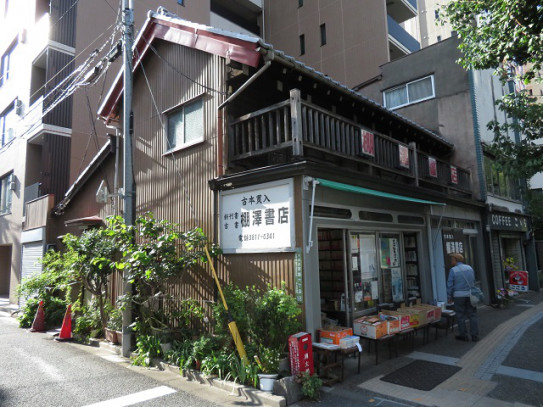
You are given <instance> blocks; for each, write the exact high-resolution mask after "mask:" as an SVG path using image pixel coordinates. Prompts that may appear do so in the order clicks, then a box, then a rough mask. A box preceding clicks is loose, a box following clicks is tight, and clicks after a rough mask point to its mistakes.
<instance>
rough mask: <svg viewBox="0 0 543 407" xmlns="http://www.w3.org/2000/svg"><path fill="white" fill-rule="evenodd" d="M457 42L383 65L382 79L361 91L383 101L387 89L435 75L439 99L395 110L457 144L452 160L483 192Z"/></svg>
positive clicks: (429, 48) (469, 106) (477, 190)
mask: <svg viewBox="0 0 543 407" xmlns="http://www.w3.org/2000/svg"><path fill="white" fill-rule="evenodd" d="M457 44H458V43H457V41H456V40H455V39H450V40H447V41H442V42H441V43H439V44H434V45H432V46H430V47H427V48H424V49H422V50H420V51H418V52H415V53H413V54H411V55H409V56H407V57H404V58H401V59H399V60H396V61H392V62H389V63H387V64H384V65H383V66H381V72H382V78H381V80H379V81H377V82H374V83H372V84H370V85H368V86H367V87H365V88H363V89H360V93H362V94H364V95H367V96H368V97H370V98H372V99H374V100H376V101H377V102H379V103H383V91H385V90H387V89H391V88H394V87H396V86H398V85H401V84H405V83H407V82H411V81H413V80H415V79H419V78H423V77H426V76H429V75H433V76H434V89H435V95H436V96H435V98H433V99H429V100H426V101H422V102H419V103H415V104H412V105H408V106H405V107H401V108H398V109H395V112H397V113H399V114H400V115H402V116H405V117H407V118H409V119H411V120H413V121H414V122H416V123H418V124H420V125H422V126H423V127H426V128H428V129H429V130H431V131H433V132H435V133H437V134H439V135H441V136H443V137H444V138H446V139H447V140H448V141H450V142H452V143H454V147H455V150H454V152H453V159H452V162H453V163H455V164H456V165H458V166H460V167H463V168H466V169H469V170H471V172H472V185H473V191H474V193H475V196H476V197H477V198H479V197H480V194H479V177H478V175H477V174H478V172H477V165H476V162H477V160H476V155H475V152H476V145H475V139H474V128H473V112H472V108H471V107H472V104H471V96H470V84H469V78H468V72H467V71H465V70H464V69H463V68H462V67H461V66H460V65H458V64H456V63H455V60H456V59H458V57H459V56H460V54H459V51H458V49H457Z"/></svg>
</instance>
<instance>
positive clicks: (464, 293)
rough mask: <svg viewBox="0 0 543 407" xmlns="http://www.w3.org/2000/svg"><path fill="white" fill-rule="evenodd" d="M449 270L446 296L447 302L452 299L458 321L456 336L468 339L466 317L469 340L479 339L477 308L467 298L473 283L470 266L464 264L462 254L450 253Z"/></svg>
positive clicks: (459, 338)
mask: <svg viewBox="0 0 543 407" xmlns="http://www.w3.org/2000/svg"><path fill="white" fill-rule="evenodd" d="M449 256H450V257H451V264H452V267H451V270H450V271H449V278H448V279H447V296H448V298H449V302H452V301H453V300H454V308H455V311H456V319H457V321H458V336H456V339H458V340H460V341H468V340H469V339H468V336H467V332H466V319H469V327H470V333H471V340H472V341H473V342H477V341H478V340H479V319H478V317H477V308H475V307H474V306H473V305H471V301H470V299H469V294H470V287H473V285H474V284H475V273H474V272H473V269H472V268H471V266H468V265H467V264H464V256H462V255H461V254H460V253H452V254H450V255H449Z"/></svg>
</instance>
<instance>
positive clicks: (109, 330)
mask: <svg viewBox="0 0 543 407" xmlns="http://www.w3.org/2000/svg"><path fill="white" fill-rule="evenodd" d="M122 321H123V317H122V313H121V310H120V309H118V308H114V309H113V310H112V311H111V312H110V314H109V320H108V321H107V327H106V329H105V330H104V332H105V336H106V339H107V340H108V341H109V342H111V343H122V340H123V334H122V332H121V331H122V325H123V322H122Z"/></svg>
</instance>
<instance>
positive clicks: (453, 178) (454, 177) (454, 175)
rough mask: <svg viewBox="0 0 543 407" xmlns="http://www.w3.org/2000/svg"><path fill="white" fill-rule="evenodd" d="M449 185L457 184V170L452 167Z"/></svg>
mask: <svg viewBox="0 0 543 407" xmlns="http://www.w3.org/2000/svg"><path fill="white" fill-rule="evenodd" d="M451 184H458V170H457V168H456V167H455V166H454V165H451Z"/></svg>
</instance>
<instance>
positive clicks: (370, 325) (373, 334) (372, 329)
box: [353, 315, 388, 339]
mask: <svg viewBox="0 0 543 407" xmlns="http://www.w3.org/2000/svg"><path fill="white" fill-rule="evenodd" d="M353 329H354V333H355V334H356V335H360V336H364V337H366V338H371V339H378V338H380V337H382V336H385V335H387V330H388V327H387V323H386V321H381V319H380V318H379V316H377V315H373V316H369V317H361V318H357V319H355V320H354V321H353Z"/></svg>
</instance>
